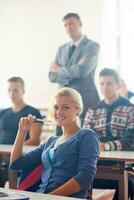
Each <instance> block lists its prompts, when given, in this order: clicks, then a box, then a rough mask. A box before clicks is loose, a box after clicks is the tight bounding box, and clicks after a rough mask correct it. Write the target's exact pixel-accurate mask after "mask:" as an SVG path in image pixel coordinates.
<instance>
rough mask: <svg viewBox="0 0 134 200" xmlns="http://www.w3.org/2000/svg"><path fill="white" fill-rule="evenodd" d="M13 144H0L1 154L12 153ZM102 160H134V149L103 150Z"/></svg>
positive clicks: (30, 147) (31, 147) (27, 148)
mask: <svg viewBox="0 0 134 200" xmlns="http://www.w3.org/2000/svg"><path fill="white" fill-rule="evenodd" d="M12 147H13V145H2V144H0V153H1V154H10V152H11V149H12ZM34 148H36V146H24V152H29V151H31V150H33V149H34ZM100 160H114V161H116V160H117V161H128V162H134V152H133V151H101V152H100Z"/></svg>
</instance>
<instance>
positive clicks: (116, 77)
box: [99, 68, 120, 84]
mask: <svg viewBox="0 0 134 200" xmlns="http://www.w3.org/2000/svg"><path fill="white" fill-rule="evenodd" d="M99 76H100V77H101V76H111V77H112V78H113V79H114V80H115V82H116V83H117V84H120V77H119V75H118V73H117V72H116V71H115V70H114V69H110V68H104V69H102V70H101V71H100V73H99Z"/></svg>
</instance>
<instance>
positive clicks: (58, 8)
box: [0, 0, 103, 107]
mask: <svg viewBox="0 0 134 200" xmlns="http://www.w3.org/2000/svg"><path fill="white" fill-rule="evenodd" d="M102 2H103V1H102V0H71V1H69V0H55V1H54V0H0V94H1V97H0V107H2V106H7V105H9V104H10V102H9V99H8V95H7V91H6V84H5V83H6V80H7V79H8V78H9V77H11V76H15V75H16V76H21V77H22V78H24V80H25V83H26V95H25V99H26V100H27V102H28V103H30V104H32V105H35V106H38V107H39V106H41V107H43V106H45V105H46V104H48V102H49V99H50V96H51V94H52V93H53V91H54V90H55V89H56V87H57V86H56V84H52V83H49V80H48V68H49V66H50V64H51V63H52V61H53V58H54V57H55V53H56V50H57V47H58V46H59V45H61V44H62V43H64V42H66V41H68V40H69V38H68V37H67V36H66V33H65V31H64V27H63V23H62V21H61V19H62V17H63V16H64V15H65V14H67V13H68V12H77V13H79V14H80V16H81V18H82V21H83V32H85V33H86V34H87V36H88V37H90V38H92V39H94V40H96V41H97V42H99V43H100V40H101V16H102V15H101V14H102V13H101V11H102Z"/></svg>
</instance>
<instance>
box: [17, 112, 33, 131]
mask: <svg viewBox="0 0 134 200" xmlns="http://www.w3.org/2000/svg"><path fill="white" fill-rule="evenodd" d="M35 120H36V117H35V116H34V115H31V114H29V115H28V117H22V118H21V119H20V122H19V133H20V134H26V133H27V132H28V131H29V129H30V127H31V125H32V124H33V123H34V121H35Z"/></svg>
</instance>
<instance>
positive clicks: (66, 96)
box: [11, 88, 99, 198]
mask: <svg viewBox="0 0 134 200" xmlns="http://www.w3.org/2000/svg"><path fill="white" fill-rule="evenodd" d="M52 105H53V106H52V114H53V118H54V120H55V121H56V123H57V125H59V126H61V127H62V130H63V135H62V136H53V137H51V138H49V139H48V141H47V142H46V143H44V144H41V145H40V146H39V147H37V148H36V149H35V150H33V151H32V152H29V153H26V154H24V155H23V154H22V152H23V143H24V138H25V135H26V132H27V131H28V130H29V128H30V126H31V125H32V123H34V121H35V120H36V118H35V117H34V116H32V115H29V116H28V117H26V118H21V120H20V123H19V130H18V135H17V138H16V141H15V143H14V147H13V150H12V153H11V168H12V169H16V170H23V169H24V168H29V167H30V166H34V165H35V166H36V165H38V164H39V163H40V162H42V163H43V171H42V177H41V180H42V183H41V184H40V185H39V188H38V189H37V192H42V193H49V194H52V195H60V196H72V197H77V198H86V195H87V190H88V189H89V188H91V185H92V181H93V178H94V176H95V172H96V164H97V160H98V158H99V139H98V136H97V134H96V133H95V132H93V131H92V130H89V129H81V128H80V127H79V124H78V119H79V115H80V113H81V112H82V109H83V103H82V98H81V96H80V94H79V93H78V92H77V91H76V90H74V89H71V88H63V89H60V90H58V92H57V93H56V95H55V96H54V99H53V103H52Z"/></svg>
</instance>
